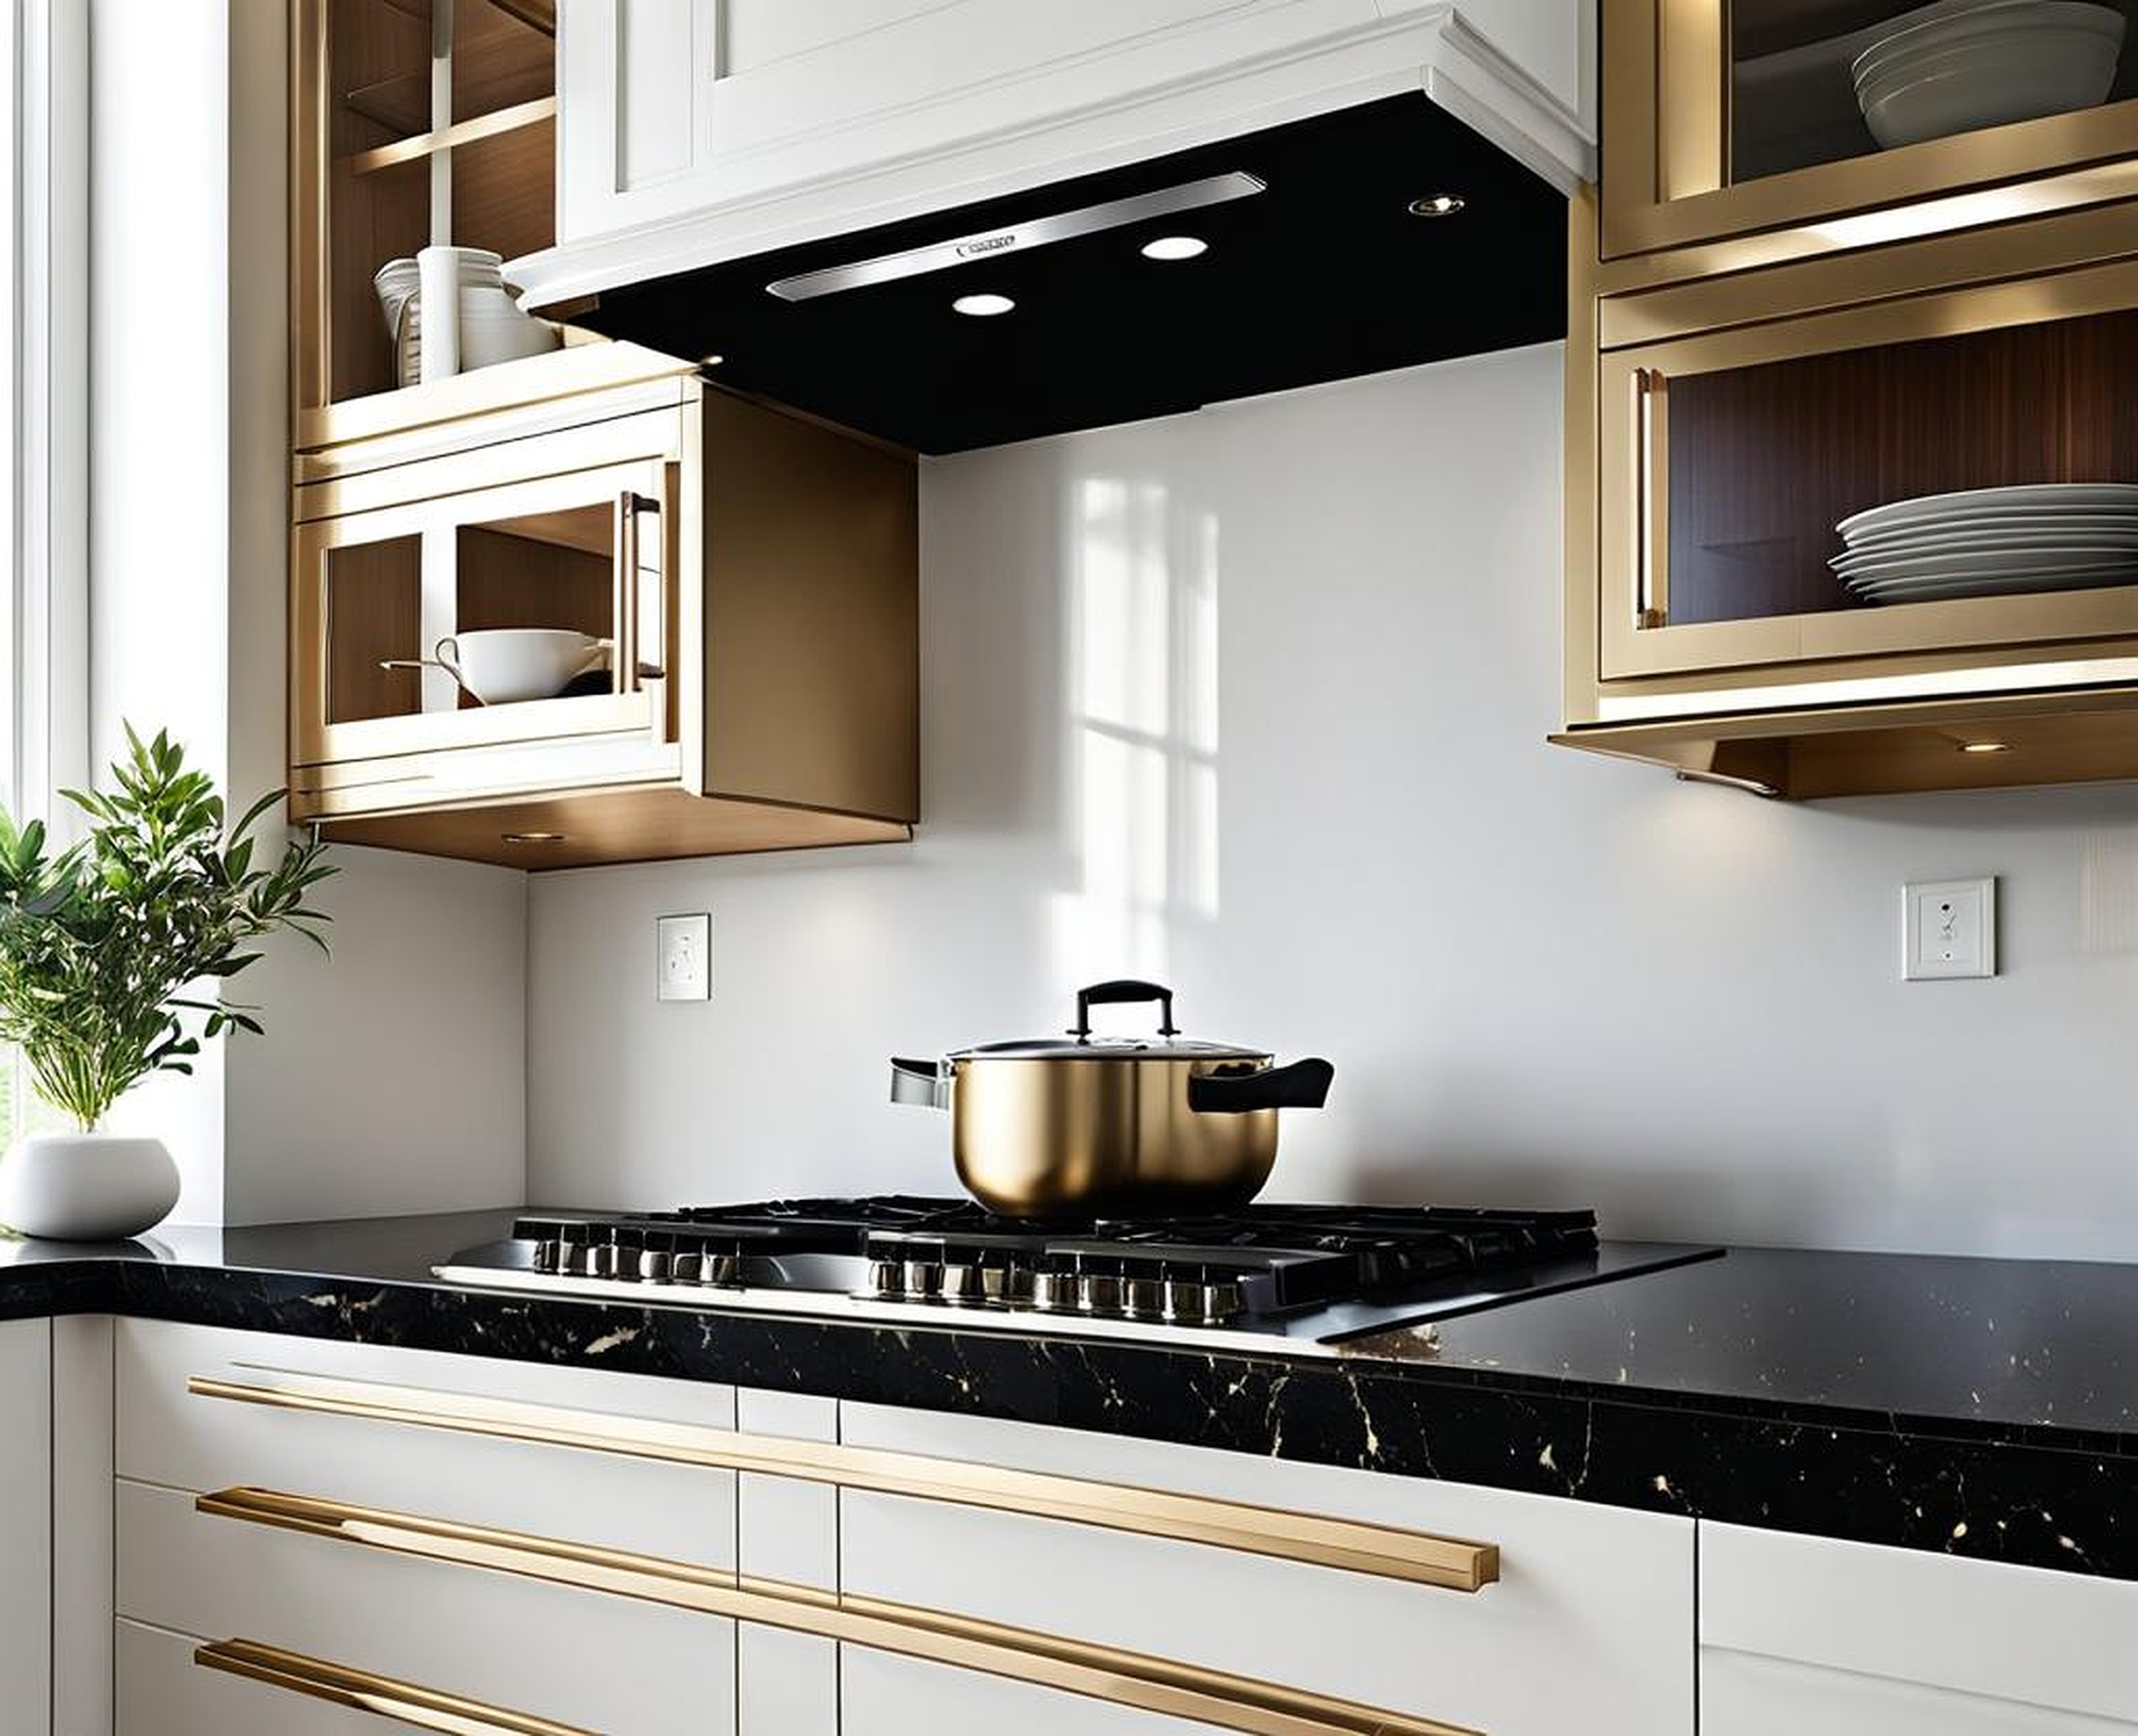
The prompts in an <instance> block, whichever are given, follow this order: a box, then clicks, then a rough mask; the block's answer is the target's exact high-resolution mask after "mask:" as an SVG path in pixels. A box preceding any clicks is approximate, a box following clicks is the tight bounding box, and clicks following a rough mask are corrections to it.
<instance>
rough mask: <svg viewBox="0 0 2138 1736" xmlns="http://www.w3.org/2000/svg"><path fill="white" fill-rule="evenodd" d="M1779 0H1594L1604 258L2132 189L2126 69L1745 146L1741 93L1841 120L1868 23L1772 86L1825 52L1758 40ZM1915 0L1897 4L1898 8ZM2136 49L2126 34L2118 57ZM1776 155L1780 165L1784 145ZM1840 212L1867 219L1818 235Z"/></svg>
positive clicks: (1748, 135)
mask: <svg viewBox="0 0 2138 1736" xmlns="http://www.w3.org/2000/svg"><path fill="white" fill-rule="evenodd" d="M1783 10H1784V9H1781V8H1779V7H1763V6H1761V5H1759V4H1756V0H1607V4H1605V5H1603V6H1602V7H1600V8H1599V11H1600V12H1601V17H1602V24H1601V47H1602V87H1603V109H1602V130H1603V161H1604V164H1605V174H1604V180H1603V201H1602V223H1601V234H1602V257H1604V258H1605V259H1606V260H1613V259H1622V258H1626V257H1630V256H1634V255H1639V254H1645V253H1652V252H1656V251H1659V250H1665V249H1673V248H1688V247H1694V246H1697V245H1700V244H1701V243H1709V242H1724V241H1728V240H1731V239H1734V238H1741V237H1751V236H1756V235H1757V236H1761V237H1763V238H1764V239H1765V241H1767V242H1772V241H1773V240H1774V237H1775V235H1776V232H1780V231H1796V232H1798V233H1797V234H1796V235H1794V236H1793V237H1792V238H1791V240H1790V241H1789V242H1788V243H1786V250H1789V251H1821V250H1826V249H1828V248H1830V247H1834V246H1841V245H1855V244H1860V243H1861V242H1864V241H1866V240H1873V239H1879V238H1881V237H1880V236H1878V235H1875V234H1873V232H1872V230H1871V229H1870V228H1867V227H1866V225H1867V224H1869V223H1871V222H1873V221H1874V220H1875V217H1876V214H1877V213H1884V212H1888V211H1890V210H1891V209H1893V208H1894V207H1899V206H1912V207H1916V208H1915V209H1914V210H1912V211H1911V212H1910V224H1911V226H1912V227H1910V228H1907V229H1906V230H1905V233H1907V234H1910V235H1924V234H1931V233H1936V232H1938V231H1939V230H1941V229H1946V228H1961V227H1966V226H1968V225H1972V224H1979V223H1982V222H1984V221H1997V220H1998V219H2000V218H2010V217H2016V216H2020V215H2027V214H2039V213H2044V212H2048V211H2054V210H2060V209H2069V208H2073V207H2075V206H2082V205H2088V204H2093V203H2097V202H2099V201H2102V200H2105V199H2118V198H2128V197H2130V196H2132V194H2133V193H2134V192H2138V97H2134V96H2133V95H2132V94H2130V93H2129V92H2128V91H2127V90H2126V88H2125V87H2126V86H2127V84H2128V83H2130V81H2129V80H2128V79H2127V78H2126V79H2124V80H2123V81H2122V82H2121V83H2119V84H2118V86H2117V87H2116V88H2115V90H2114V91H2113V93H2112V99H2111V100H2109V101H2108V102H2105V103H2104V104H2102V105H2100V106H2098V107H2094V108H2088V109H2082V110H2078V111H2076V112H2071V113H2067V114H2055V115H2048V116H2046V117H2043V118H2040V119H2028V120H2018V121H2014V122H2010V123H2007V124H2005V125H2002V126H1993V127H1982V128H1981V129H1978V130H1975V131H1972V132H1964V133H1959V134H1953V135H1951V136H1949V137H1946V138H1932V139H1927V140H1924V141H1922V142H1920V143H1916V144H1908V145H1902V146H1900V147H1898V148H1892V149H1880V148H1878V147H1877V145H1876V143H1875V141H1873V140H1872V139H1871V138H1870V136H1869V134H1868V132H1867V131H1866V132H1865V133H1864V135H1863V137H1862V139H1861V140H1860V141H1856V143H1854V144H1853V145H1851V144H1849V143H1847V142H1846V141H1844V142H1842V143H1841V144H1840V145H1839V146H1838V147H1837V148H1838V149H1839V150H1841V151H1842V152H1843V153H1844V154H1840V155H1837V156H1831V157H1830V158H1828V159H1826V160H1813V161H1808V162H1805V163H1801V166H1777V164H1776V161H1775V160H1774V159H1775V152H1774V150H1773V149H1772V147H1771V146H1770V147H1767V148H1763V149H1762V150H1761V151H1759V152H1757V153H1756V152H1754V151H1753V150H1752V149H1751V148H1750V141H1753V140H1755V139H1759V138H1761V137H1763V136H1764V134H1763V131H1762V129H1761V127H1760V124H1759V122H1758V119H1757V118H1756V111H1755V110H1754V106H1753V101H1752V97H1751V95H1750V94H1748V92H1759V93H1762V95H1761V100H1762V103H1763V105H1764V107H1765V109H1766V110H1768V111H1772V110H1773V109H1776V108H1781V109H1783V110H1785V111H1786V112H1789V113H1791V114H1793V115H1794V114H1801V112H1805V111H1806V110H1808V109H1809V108H1810V107H1812V106H1813V105H1815V104H1817V105H1823V106H1825V107H1827V108H1829V109H1832V108H1838V109H1839V110H1840V112H1839V113H1838V115H1837V117H1836V124H1837V126H1838V127H1846V126H1847V125H1848V124H1849V120H1850V116H1849V113H1848V105H1851V104H1852V103H1853V101H1854V96H1853V87H1852V83H1850V81H1849V71H1848V63H1849V61H1850V59H1851V58H1852V53H1853V51H1854V49H1855V48H1856V47H1858V46H1859V39H1862V38H1863V37H1865V36H1866V35H1867V34H1868V33H1866V32H1859V33H1857V35H1856V36H1855V37H1852V38H1848V39H1842V38H1835V39H1833V41H1834V43H1835V45H1836V46H1834V47H1833V48H1832V49H1831V51H1830V53H1829V54H1826V55H1825V56H1824V61H1823V63H1818V64H1814V65H1811V66H1809V67H1808V68H1807V69H1805V70H1804V71H1802V72H1801V73H1799V74H1796V75H1794V76H1798V77H1800V78H1802V79H1804V80H1806V81H1808V83H1806V84H1805V86H1804V87H1803V89H1802V90H1798V89H1796V88H1794V87H1786V88H1784V89H1783V90H1780V92H1779V94H1774V93H1773V92H1772V83H1773V80H1774V79H1775V78H1777V77H1784V78H1786V77H1787V76H1791V74H1790V72H1789V67H1790V64H1791V60H1792V57H1793V56H1794V61H1797V62H1802V61H1806V60H1807V59H1809V60H1811V61H1815V62H1816V61H1820V56H1819V55H1818V54H1817V53H1816V48H1817V45H1815V44H1813V45H1804V44H1793V45H1792V46H1791V47H1788V48H1786V49H1785V50H1782V51H1780V52H1779V53H1768V52H1765V51H1764V49H1763V44H1762V41H1761V34H1760V29H1759V26H1760V25H1761V23H1762V21H1763V18H1764V17H1765V13H1766V12H1767V11H1773V12H1775V13H1776V14H1777V15H1778V16H1779V14H1780V12H1781V11H1783ZM1908 10H1909V9H1908V8H1907V7H1906V6H1905V5H1904V4H1895V5H1894V6H1893V8H1892V11H1893V14H1894V16H1895V18H1898V17H1899V16H1900V15H1901V14H1902V13H1903V12H1905V11H1908ZM1872 30H1873V31H1874V30H1875V26H1873V27H1872ZM1769 34H1772V32H1769ZM1741 42H1742V43H1743V44H1744V45H1745V46H1746V47H1747V49H1748V57H1747V58H1746V59H1745V60H1743V61H1742V62H1741V61H1740V60H1739V58H1738V53H1737V49H1738V45H1739V44H1740V43H1741ZM2133 52H2134V51H2133V49H2132V47H2130V45H2129V44H2128V43H2127V44H2126V46H2125V51H2124V57H2125V59H2126V60H2128V59H2129V58H2130V57H2131V54H2132V53H2133ZM1776 68H1779V69H1780V71H1779V72H1777V71H1775V70H1774V69H1776ZM1748 80H1750V81H1751V82H1750V83H1749V84H1748V83H1747V81H1748ZM1857 124H1858V125H1859V126H1860V122H1858V123H1857ZM1761 156H1765V158H1766V159H1767V160H1765V161H1761V160H1758V159H1759V158H1760V157H1761ZM1779 162H1780V163H1781V164H1783V165H1786V164H1788V163H1789V158H1788V156H1787V155H1786V152H1785V153H1784V154H1782V155H1781V156H1780V158H1779ZM1925 201H1928V202H1929V203H1928V204H1927V205H1925V204H1924V202H1925ZM1941 205H1947V206H1949V208H1947V209H1940V208H1939V206H1941ZM1836 220H1862V221H1859V223H1858V225H1857V229H1856V232H1855V233H1851V231H1850V228H1849V226H1848V224H1847V223H1846V222H1844V223H1843V224H1842V225H1841V227H1840V228H1838V229H1837V231H1836V232H1835V233H1833V234H1822V233H1820V231H1821V229H1822V228H1825V227H1826V226H1829V225H1832V224H1834V222H1835V221H1836ZM1882 238H1884V239H1892V238H1894V237H1893V236H1891V235H1886V236H1884V237H1882Z"/></svg>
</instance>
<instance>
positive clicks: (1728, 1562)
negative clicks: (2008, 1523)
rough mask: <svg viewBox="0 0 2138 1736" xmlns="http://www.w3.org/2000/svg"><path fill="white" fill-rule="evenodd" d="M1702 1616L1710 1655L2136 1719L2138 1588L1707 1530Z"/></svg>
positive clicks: (1777, 1535) (1738, 1529) (1810, 1540)
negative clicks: (1753, 1657) (1751, 1656)
mask: <svg viewBox="0 0 2138 1736" xmlns="http://www.w3.org/2000/svg"><path fill="white" fill-rule="evenodd" d="M2134 1634H2138V1584H2131V1583H2128V1582H2126V1581H2122V1580H2098V1579H2092V1578H2090V1577H2088V1576H2086V1575H2084V1574H2078V1573H2053V1572H2050V1571H2049V1570H2047V1569H2046V1568H2040V1567H2011V1566H2004V1565H2003V1564H2002V1563H1998V1562H1991V1561H1966V1560H1960V1559H1954V1558H1952V1557H1949V1556H1944V1555H1935V1554H1931V1553H1928V1552H1924V1551H1921V1550H1910V1549H1888V1548H1881V1547H1879V1546H1877V1545H1875V1544H1860V1543H1839V1542H1836V1541H1834V1540H1832V1539H1830V1538H1826V1537H1794V1536H1791V1535H1789V1534H1787V1533H1785V1532H1780V1531H1761V1530H1750V1529H1748V1528H1746V1527H1743V1526H1736V1525H1714V1524H1707V1525H1702V1526H1701V1527H1700V1644H1701V1646H1702V1647H1703V1648H1710V1647H1712V1648H1716V1649H1720V1650H1725V1651H1731V1652H1741V1653H1755V1654H1758V1655H1759V1656H1763V1657H1770V1658H1777V1659H1785V1660H1791V1661H1794V1662H1796V1663H1802V1664H1813V1665H1820V1666H1823V1667H1826V1668H1829V1669H1834V1670H1845V1671H1851V1672H1853V1673H1855V1674H1858V1675H1865V1676H1883V1677H1888V1678H1891V1679H1893V1680H1895V1681H1899V1682H1915V1683H1918V1684H1921V1685H1923V1686H1926V1687H1931V1688H1943V1689H1953V1690H1955V1691H1957V1692H1959V1693H1962V1694H1969V1695H1975V1696H1983V1697H1987V1698H1991V1699H1997V1700H2003V1701H2009V1702H2017V1703H2021V1704H2025V1705H2034V1706H2040V1707H2044V1708H2048V1709H2053V1710H2056V1711H2066V1712H2073V1713H2079V1714H2083V1715H2085V1716H2088V1717H2091V1718H2109V1719H2120V1720H2122V1721H2123V1722H2125V1723H2134V1722H2138V1666H2134V1664H2133V1661H2132V1652H2131V1640H2132V1636H2133V1635H2134ZM2008 1727H2010V1728H2012V1729H2015V1730H2018V1729H2023V1728H2026V1727H2027V1726H2025V1725H2017V1724H2015V1725H2010V1726H2008ZM2048 1727H2052V1728H2053V1727H2055V1726H2048Z"/></svg>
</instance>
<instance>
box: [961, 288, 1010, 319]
mask: <svg viewBox="0 0 2138 1736" xmlns="http://www.w3.org/2000/svg"><path fill="white" fill-rule="evenodd" d="M950 305H951V307H952V308H953V311H955V312H957V313H960V314H969V315H972V316H973V318H975V319H976V320H987V319H992V318H993V317H994V316H995V315H997V314H1006V313H1008V312H1009V311H1010V310H1011V308H1012V307H1016V306H1017V303H1016V302H1014V301H1012V300H1011V299H1010V298H1009V297H1008V296H1006V295H987V294H981V295H960V297H959V298H958V299H957V300H955V301H953V302H952V303H951V304H950Z"/></svg>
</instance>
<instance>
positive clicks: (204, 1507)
mask: <svg viewBox="0 0 2138 1736" xmlns="http://www.w3.org/2000/svg"><path fill="white" fill-rule="evenodd" d="M194 1505H195V1506H196V1507H197V1508H199V1511H200V1512H202V1513H204V1514H208V1515H212V1516H214V1517H216V1518H223V1519H237V1520H242V1521H244V1522H245V1523H250V1524H257V1525H265V1526H267V1527H270V1528H272V1529H274V1530H287V1531H295V1532H299V1533H301V1534H302V1535H304V1536H308V1537H324V1538H328V1539H330V1540H332V1541H335V1542H339V1543H349V1544H359V1545H362V1546H364V1547H366V1548H372V1549H382V1550H388V1551H390V1552H395V1553H396V1554H402V1555H411V1556H417V1557H420V1558H422V1559H426V1560H431V1561H441V1562H446V1563H450V1564H453V1565H455V1566H471V1567H482V1568H487V1569H489V1570H490V1571H492V1572H496V1573H513V1574H517V1575H518V1576H520V1577H522V1578H525V1579H534V1580H545V1581H547V1582H548V1583H550V1584H554V1585H563V1586H570V1587H573V1588H578V1589H582V1590H588V1591H598V1592H605V1593H608V1594H610V1595H615V1596H620V1597H631V1598H636V1599H639V1600H640V1601H641V1602H650V1603H661V1604H665V1605H668V1606H670V1607H672V1608H675V1609H692V1610H696V1611H698V1612H699V1613H700V1614H703V1615H708V1616H720V1617H727V1618H728V1619H729V1620H733V1621H745V1622H757V1623H760V1624H764V1625H765V1626H768V1627H777V1628H783V1629H786V1630H787V1631H790V1632H794V1633H807V1634H813V1635H815V1636H817V1637H819V1638H826V1639H832V1640H837V1641H838V1642H840V1643H842V1644H844V1645H851V1646H866V1647H869V1648H870V1649H872V1650H874V1651H880V1652H890V1653H896V1654H898V1655H899V1656H902V1657H908V1658H917V1659H921V1660H924V1661H927V1662H931V1663H939V1664H947V1665H950V1666H951V1667H954V1668H958V1669H966V1670H975V1671H979V1672H982V1673H983V1674H985V1675H997V1676H1002V1677H1004V1678H1005V1679H1007V1680H1010V1681H1014V1682H1030V1683H1033V1685H1035V1686H1039V1687H1044V1688H1054V1689H1061V1690H1062V1691H1063V1692H1065V1693H1071V1694H1081V1695H1083V1696H1085V1697H1087V1698H1090V1699H1095V1700H1103V1701H1106V1702H1109V1703H1112V1704H1115V1705H1124V1706H1133V1707H1136V1708H1139V1709H1141V1710H1142V1711H1152V1712H1158V1713H1162V1714H1163V1715H1165V1716H1168V1717H1172V1718H1186V1719H1191V1720H1199V1721H1200V1722H1202V1723H1204V1724H1209V1725H1216V1726H1217V1727H1219V1728H1220V1729H1224V1730H1236V1731H1239V1732H1243V1736H1477V1732H1473V1731H1467V1730H1464V1729H1462V1728H1461V1727H1460V1726H1458V1725H1448V1724H1440V1723H1436V1722H1434V1721H1432V1720H1431V1719H1426V1718H1411V1717H1408V1716H1405V1715H1403V1714H1401V1713H1396V1712H1390V1711H1382V1710H1381V1709H1379V1708H1376V1707H1373V1706H1366V1705H1362V1704H1360V1703H1358V1702H1356V1701H1350V1700H1339V1699H1336V1698H1333V1697H1331V1696H1327V1695H1322V1694H1312V1693H1308V1692H1306V1691H1305V1690H1303V1689H1292V1688H1286V1687H1283V1686H1281V1685H1280V1684H1278V1683H1275V1682H1260V1681H1257V1680H1255V1679H1254V1678H1252V1677H1249V1676H1240V1675H1231V1674H1229V1673H1228V1672H1226V1671H1222V1670H1213V1669H1205V1668H1201V1667H1198V1666H1195V1665H1191V1664H1182V1663H1176V1662H1174V1661H1172V1660H1170V1659H1164V1658H1157V1657H1152V1656H1149V1655H1148V1654H1146V1653H1140V1652H1129V1651H1126V1650H1123V1649H1121V1648H1120V1647H1117V1646H1099V1645H1093V1644H1090V1643H1087V1642H1085V1641H1083V1640H1072V1639H1065V1638H1061V1637H1059V1636H1057V1635H1054V1634H1047V1633H1040V1632H1035V1631H1032V1630H1030V1629H1026V1628H1014V1627H1009V1626H1006V1625H1004V1624H1001V1623H997V1622H989V1621H983V1620H981V1619H978V1618H976V1617H968V1616H959V1615H953V1614H951V1613H949V1612H946V1611H943V1610H935V1609H918V1608H916V1607H914V1606H912V1605H910V1604H902V1603H895V1602H888V1601H887V1600H883V1599H880V1598H866V1597H854V1596H848V1595H837V1594H831V1593H827V1592H823V1591H819V1590H815V1589H812V1588H806V1587H800V1586H789V1585H786V1584H785V1583H783V1582H781V1581H778V1580H759V1579H754V1578H753V1579H750V1580H747V1581H745V1580H743V1579H742V1578H741V1577H739V1576H738V1575H736V1573H732V1572H728V1571H725V1570H721V1569H716V1568H710V1567H705V1566H698V1565H695V1564H693V1563H690V1562H684V1561H671V1560H667V1559H663V1558H661V1557H659V1556H650V1555H640V1554H636V1553H634V1552H628V1551H624V1550H613V1549H603V1548H597V1547H595V1546H593V1545H591V1544H575V1543H567V1542H563V1541H562V1540H560V1539H556V1538H552V1537H530V1536H526V1535H524V1534H522V1533H518V1532H513V1531H502V1530H493V1529H491V1528H489V1527H487V1526H479V1525H463V1524H460V1523H454V1522H452V1521H447V1520H441V1519H431V1518H426V1517H422V1516H419V1515H413V1514H403V1513H393V1512H387V1511H384V1510H381V1509H379V1508H365V1507H355V1506H351V1505H348V1504H346V1503H344V1502H341V1501H323V1500H318V1499H316V1498H314V1497H311V1496H308V1495H293V1494H281V1493H279V1492H277V1491H274V1490H269V1489H248V1488H235V1489H224V1490H221V1491H219V1492H217V1493H215V1494H204V1495H201V1496H199V1497H198V1498H197V1500H196V1501H195V1502H194ZM431 1727H434V1728H435V1727H443V1726H435V1725H434V1726H431ZM504 1727H505V1728H507V1729H510V1728H511V1725H506V1726H504ZM478 1728H479V1726H478Z"/></svg>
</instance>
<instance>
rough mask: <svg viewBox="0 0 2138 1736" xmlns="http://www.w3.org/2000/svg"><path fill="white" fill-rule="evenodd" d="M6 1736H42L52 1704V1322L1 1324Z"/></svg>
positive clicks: (0, 1671)
mask: <svg viewBox="0 0 2138 1736" xmlns="http://www.w3.org/2000/svg"><path fill="white" fill-rule="evenodd" d="M0 1403H4V1405H5V1406H6V1414H7V1426H6V1428H5V1429H0V1564H4V1571H5V1573H6V1575H7V1580H6V1583H7V1598H6V1603H5V1619H4V1620H0V1736H43V1732H46V1731H47V1730H48V1729H49V1728H50V1726H51V1707H52V1322H51V1321H49V1320H10V1321H8V1322H7V1323H6V1324H5V1325H0Z"/></svg>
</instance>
